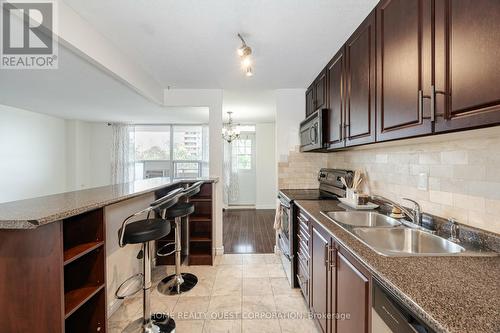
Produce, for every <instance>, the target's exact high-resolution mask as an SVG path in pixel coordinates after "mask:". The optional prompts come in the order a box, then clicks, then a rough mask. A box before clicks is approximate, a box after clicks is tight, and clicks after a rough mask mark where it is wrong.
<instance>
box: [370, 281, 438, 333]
mask: <svg viewBox="0 0 500 333" xmlns="http://www.w3.org/2000/svg"><path fill="white" fill-rule="evenodd" d="M372 333H435V331H434V330H432V329H431V328H430V327H429V326H427V325H426V324H425V323H424V322H423V321H422V320H421V319H420V318H418V317H417V316H416V315H415V314H413V313H412V312H411V310H409V309H408V308H407V307H406V306H404V305H403V304H402V303H401V301H399V299H398V298H397V297H396V296H395V295H393V294H392V292H390V291H389V290H387V289H386V288H384V287H383V286H382V285H381V284H380V282H379V281H377V280H376V279H373V299H372Z"/></svg>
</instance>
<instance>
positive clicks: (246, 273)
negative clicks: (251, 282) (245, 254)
mask: <svg viewBox="0 0 500 333" xmlns="http://www.w3.org/2000/svg"><path fill="white" fill-rule="evenodd" d="M268 269H269V268H268V267H267V265H266V264H253V265H244V266H243V277H244V278H261V277H268V276H269V275H268Z"/></svg>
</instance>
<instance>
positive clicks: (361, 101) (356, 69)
mask: <svg viewBox="0 0 500 333" xmlns="http://www.w3.org/2000/svg"><path fill="white" fill-rule="evenodd" d="M345 53H346V80H347V87H346V90H347V100H346V111H345V115H346V119H345V126H346V137H345V140H346V146H354V145H360V144H365V143H370V142H374V141H375V12H374V11H373V12H371V14H370V15H369V16H368V17H367V18H366V19H365V20H364V21H363V23H362V24H361V25H360V26H359V27H358V29H356V31H355V32H354V34H353V35H352V36H351V37H350V38H349V40H348V41H347V43H346V45H345Z"/></svg>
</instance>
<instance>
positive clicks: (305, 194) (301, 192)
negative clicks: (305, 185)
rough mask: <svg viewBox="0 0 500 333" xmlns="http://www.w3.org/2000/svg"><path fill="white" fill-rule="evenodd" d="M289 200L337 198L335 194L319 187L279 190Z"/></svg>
mask: <svg viewBox="0 0 500 333" xmlns="http://www.w3.org/2000/svg"><path fill="white" fill-rule="evenodd" d="M280 192H281V193H282V194H283V195H284V196H285V197H286V198H287V199H288V200H289V201H292V200H327V199H330V200H332V199H337V196H336V195H334V194H331V193H328V192H325V191H321V190H320V189H290V190H288V189H287V190H280Z"/></svg>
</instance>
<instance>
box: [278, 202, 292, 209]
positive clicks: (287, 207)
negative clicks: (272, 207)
mask: <svg viewBox="0 0 500 333" xmlns="http://www.w3.org/2000/svg"><path fill="white" fill-rule="evenodd" d="M280 205H281V206H282V207H285V208H286V209H290V205H287V204H286V203H284V202H283V201H281V200H280Z"/></svg>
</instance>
